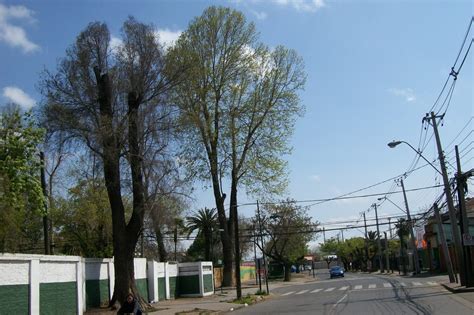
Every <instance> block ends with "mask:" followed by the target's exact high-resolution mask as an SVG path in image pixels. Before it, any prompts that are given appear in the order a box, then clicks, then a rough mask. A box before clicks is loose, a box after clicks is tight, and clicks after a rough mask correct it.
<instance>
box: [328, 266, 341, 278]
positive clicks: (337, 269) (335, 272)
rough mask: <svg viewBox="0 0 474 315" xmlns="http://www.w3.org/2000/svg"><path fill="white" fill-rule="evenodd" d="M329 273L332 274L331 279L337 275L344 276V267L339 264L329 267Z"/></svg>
mask: <svg viewBox="0 0 474 315" xmlns="http://www.w3.org/2000/svg"><path fill="white" fill-rule="evenodd" d="M329 275H330V276H331V279H332V278H335V277H344V269H342V267H339V266H334V267H331V269H329Z"/></svg>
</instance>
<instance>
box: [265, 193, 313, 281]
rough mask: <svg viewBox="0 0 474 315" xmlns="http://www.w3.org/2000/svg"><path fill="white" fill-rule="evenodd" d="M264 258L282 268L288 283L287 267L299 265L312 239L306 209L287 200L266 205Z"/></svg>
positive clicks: (289, 272)
mask: <svg viewBox="0 0 474 315" xmlns="http://www.w3.org/2000/svg"><path fill="white" fill-rule="evenodd" d="M263 217H264V218H265V219H264V234H265V235H266V237H267V241H266V246H265V248H264V249H263V250H264V251H265V254H266V255H267V256H268V257H270V258H271V259H273V260H274V261H275V262H277V263H280V264H282V265H283V266H284V268H285V281H290V279H291V265H292V264H294V263H297V262H298V261H301V260H302V258H303V257H304V255H305V254H306V253H307V252H308V247H307V244H308V242H310V241H311V240H312V239H313V238H314V236H315V231H316V228H317V223H315V222H312V218H311V217H309V216H308V215H307V209H306V208H303V207H300V206H298V205H296V203H295V201H294V200H290V199H287V200H285V201H283V202H281V203H279V204H267V205H265V206H264V209H263Z"/></svg>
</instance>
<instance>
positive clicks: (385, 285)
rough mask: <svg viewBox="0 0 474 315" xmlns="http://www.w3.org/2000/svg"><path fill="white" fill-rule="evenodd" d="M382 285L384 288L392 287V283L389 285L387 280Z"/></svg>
mask: <svg viewBox="0 0 474 315" xmlns="http://www.w3.org/2000/svg"><path fill="white" fill-rule="evenodd" d="M383 286H384V287H385V288H391V287H392V285H391V284H390V283H388V282H384V284H383Z"/></svg>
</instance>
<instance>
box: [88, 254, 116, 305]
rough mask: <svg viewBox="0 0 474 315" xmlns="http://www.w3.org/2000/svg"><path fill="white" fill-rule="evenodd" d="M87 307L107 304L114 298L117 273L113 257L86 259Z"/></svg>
mask: <svg viewBox="0 0 474 315" xmlns="http://www.w3.org/2000/svg"><path fill="white" fill-rule="evenodd" d="M84 272H85V281H86V308H92V307H99V306H101V305H102V306H103V305H106V304H107V303H108V302H109V300H110V299H111V298H112V294H113V290H114V284H115V281H114V280H115V275H114V264H113V260H112V259H94V258H85V259H84Z"/></svg>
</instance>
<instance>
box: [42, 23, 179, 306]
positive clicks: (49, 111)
mask: <svg viewBox="0 0 474 315" xmlns="http://www.w3.org/2000/svg"><path fill="white" fill-rule="evenodd" d="M122 40H123V43H122V45H120V46H119V47H116V48H115V49H112V48H111V47H110V34H109V31H108V28H107V26H106V25H105V24H104V23H99V22H94V23H91V24H89V25H88V26H87V27H86V29H85V30H84V31H82V32H81V33H80V34H79V36H78V37H77V39H76V42H75V43H74V44H73V45H72V46H71V47H70V48H69V49H68V50H67V51H66V56H65V57H64V58H63V59H62V60H61V62H60V63H59V65H58V69H57V71H56V72H49V71H45V73H44V75H43V78H42V80H41V87H42V93H43V95H44V96H45V97H46V104H45V106H44V118H45V124H46V126H47V127H48V129H49V131H50V132H52V133H62V134H63V135H64V136H65V138H64V139H66V140H68V141H69V143H75V144H81V145H84V146H85V147H86V148H87V149H89V150H91V151H93V152H95V154H97V156H99V157H100V159H101V162H102V165H103V172H104V180H105V185H106V188H107V194H108V198H109V202H110V208H111V210H112V231H113V245H114V246H113V247H114V249H113V254H114V258H115V288H114V294H113V298H112V300H111V304H113V303H115V302H116V301H119V302H121V301H123V300H124V299H125V297H126V295H127V294H128V292H129V291H130V290H131V291H132V292H134V293H135V294H138V292H137V289H136V286H135V279H134V265H133V258H134V251H135V246H136V244H137V241H138V238H139V235H140V233H141V230H142V226H143V218H144V213H145V187H144V179H143V141H144V135H145V133H146V130H144V128H143V125H142V124H140V121H141V119H140V117H141V115H148V113H150V112H153V110H154V109H157V108H159V107H161V106H166V102H165V97H166V92H167V91H168V89H169V88H170V87H171V86H172V85H173V84H174V83H175V82H176V80H175V78H176V77H175V76H173V75H169V76H168V77H167V78H165V77H164V76H163V75H162V69H163V66H164V58H163V54H162V48H161V46H160V45H159V43H158V42H157V39H156V37H155V34H154V28H153V27H152V26H151V25H145V24H142V23H139V22H137V21H136V20H135V19H133V18H129V19H128V20H127V21H125V23H124V24H123V28H122ZM127 179H129V181H130V182H129V185H128V186H127V185H124V183H123V182H122V181H123V180H127ZM124 187H125V188H126V187H130V190H131V194H132V196H133V201H132V203H133V211H132V214H131V216H130V218H129V219H128V218H127V217H126V216H125V209H124V202H123V199H122V197H123V195H124V193H125V192H124V191H123V189H124Z"/></svg>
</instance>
